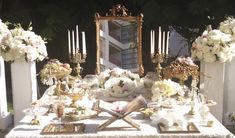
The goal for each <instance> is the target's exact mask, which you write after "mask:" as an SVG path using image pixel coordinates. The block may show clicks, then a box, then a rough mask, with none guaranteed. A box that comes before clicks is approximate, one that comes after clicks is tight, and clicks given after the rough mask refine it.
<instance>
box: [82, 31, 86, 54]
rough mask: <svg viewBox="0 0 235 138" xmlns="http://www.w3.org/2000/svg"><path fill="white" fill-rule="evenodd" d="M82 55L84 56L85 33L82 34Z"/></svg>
mask: <svg viewBox="0 0 235 138" xmlns="http://www.w3.org/2000/svg"><path fill="white" fill-rule="evenodd" d="M82 53H83V54H84V55H86V38H85V32H82Z"/></svg>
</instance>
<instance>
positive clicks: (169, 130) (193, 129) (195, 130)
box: [158, 123, 200, 133]
mask: <svg viewBox="0 0 235 138" xmlns="http://www.w3.org/2000/svg"><path fill="white" fill-rule="evenodd" d="M158 127H159V130H160V133H200V131H199V130H198V128H197V127H196V125H195V124H194V123H188V126H187V128H185V129H181V128H180V127H179V126H177V125H173V126H172V127H165V126H164V125H163V124H162V123H159V124H158Z"/></svg>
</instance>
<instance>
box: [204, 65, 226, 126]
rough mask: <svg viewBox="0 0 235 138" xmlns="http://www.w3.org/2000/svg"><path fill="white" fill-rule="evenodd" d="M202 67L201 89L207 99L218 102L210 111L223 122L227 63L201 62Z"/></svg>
mask: <svg viewBox="0 0 235 138" xmlns="http://www.w3.org/2000/svg"><path fill="white" fill-rule="evenodd" d="M200 69H201V74H200V90H201V92H202V93H203V94H204V95H205V97H206V98H207V99H211V100H214V101H215V102H217V105H215V106H212V107H210V111H211V113H212V114H213V115H214V116H215V117H216V118H217V119H218V120H219V121H220V122H222V118H223V96H224V70H225V64H224V63H207V62H201V65H200Z"/></svg>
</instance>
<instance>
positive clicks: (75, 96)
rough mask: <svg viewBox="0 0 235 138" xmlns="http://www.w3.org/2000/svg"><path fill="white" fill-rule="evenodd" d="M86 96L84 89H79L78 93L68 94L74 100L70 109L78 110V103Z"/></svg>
mask: <svg viewBox="0 0 235 138" xmlns="http://www.w3.org/2000/svg"><path fill="white" fill-rule="evenodd" d="M84 95H85V90H84V89H79V90H78V91H75V92H71V93H67V96H68V97H69V98H71V99H72V103H71V104H70V107H72V108H77V107H78V104H77V101H78V100H81V99H82V97H83V96H84Z"/></svg>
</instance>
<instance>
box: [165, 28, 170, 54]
mask: <svg viewBox="0 0 235 138" xmlns="http://www.w3.org/2000/svg"><path fill="white" fill-rule="evenodd" d="M169 41H170V32H169V31H168V32H167V36H166V54H167V55H168V52H169Z"/></svg>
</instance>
